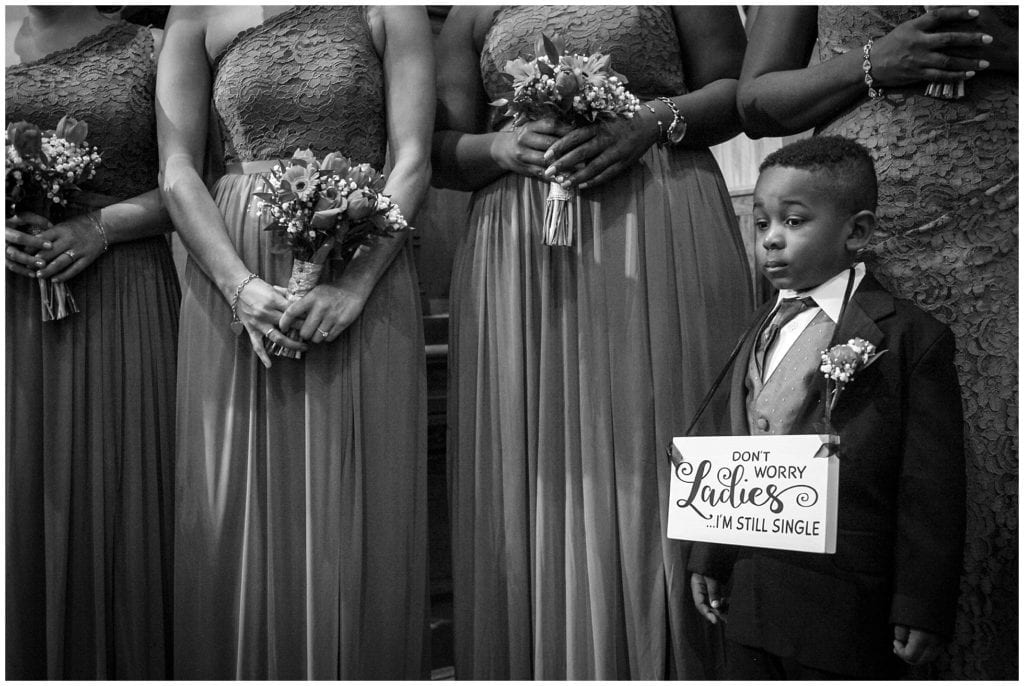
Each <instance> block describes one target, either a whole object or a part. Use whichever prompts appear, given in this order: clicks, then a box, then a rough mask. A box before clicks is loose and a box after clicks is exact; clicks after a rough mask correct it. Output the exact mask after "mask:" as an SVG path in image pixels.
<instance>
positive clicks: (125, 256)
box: [5, 22, 179, 679]
mask: <svg viewBox="0 0 1024 686" xmlns="http://www.w3.org/2000/svg"><path fill="white" fill-rule="evenodd" d="M155 73H156V65H155V63H154V61H153V38H152V34H151V33H150V31H149V29H146V28H140V27H139V26H136V25H133V24H128V23H126V22H121V23H117V24H112V25H110V26H109V27H107V28H105V29H104V30H102V31H100V32H99V33H97V34H95V35H93V36H90V37H88V38H85V39H84V40H82V41H81V42H80V43H78V44H77V45H75V46H73V47H71V48H68V49H66V50H59V51H57V52H54V53H51V54H49V55H47V56H45V57H43V58H42V59H39V60H36V61H34V62H29V63H25V64H19V65H14V66H10V67H7V70H6V79H5V86H6V89H7V90H6V98H5V103H6V108H7V113H6V118H7V121H8V122H11V121H21V120H26V121H30V122H33V123H35V124H38V125H39V126H40V127H42V128H53V127H54V126H56V124H57V122H58V121H59V120H60V118H61V116H63V115H64V114H65V113H69V114H71V115H72V116H73V117H75V118H76V119H79V120H83V121H85V122H87V123H88V125H89V138H88V140H89V143H90V144H92V145H95V146H97V147H98V148H99V151H100V153H101V155H102V157H103V163H102V165H100V167H99V169H98V173H97V174H96V176H95V177H94V178H93V179H92V180H90V181H89V182H87V183H84V184H83V185H82V189H83V190H84V191H87V192H90V193H94V194H102V195H106V196H111V197H110V198H109V199H108V200H107V201H106V203H107V204H109V202H112V201H116V200H123V199H126V198H130V197H133V196H135V195H139V194H140V193H144V192H146V191H150V190H152V189H154V188H156V186H157V173H158V159H157V149H156V126H155V120H154V117H153V93H154V85H155ZM79 209H83V208H79ZM86 209H87V208H86ZM73 212H74V209H72V213H73ZM68 288H69V290H70V291H71V293H72V294H73V296H74V298H75V301H76V303H77V305H78V309H79V312H78V313H77V314H72V315H70V316H69V317H67V318H65V319H60V320H57V321H51V322H45V323H44V322H42V321H41V320H40V302H39V288H38V286H37V285H36V283H35V280H33V279H29V278H26V277H23V276H18V275H14V274H11V273H10V272H8V273H7V312H6V319H7V346H6V347H7V383H6V387H7V483H6V501H7V502H6V517H7V525H6V536H7V540H6V550H7V673H6V674H7V677H8V678H12V679H154V678H155V679H165V678H169V676H170V673H169V667H170V647H171V637H170V631H171V602H170V601H171V571H172V561H171V554H172V552H173V548H172V534H173V529H172V528H171V527H172V524H171V523H172V521H173V511H174V509H173V505H174V502H173V496H174V482H173V478H174V462H173V460H174V377H175V355H176V345H177V322H178V301H179V291H178V281H177V277H176V275H175V271H174V264H173V262H172V261H171V252H170V248H169V245H168V242H167V239H166V237H164V236H156V237H152V238H144V239H140V240H136V241H131V242H125V243H115V244H112V245H111V246H110V249H109V250H108V251H107V252H106V253H104V254H103V255H101V256H100V257H99V258H97V259H96V261H95V262H93V263H92V264H91V265H89V266H88V267H87V268H86V269H85V270H84V271H83V272H82V273H81V274H79V275H78V276H77V277H75V278H73V279H71V280H70V281H69V282H68Z"/></svg>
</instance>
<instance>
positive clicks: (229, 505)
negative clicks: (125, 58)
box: [174, 6, 432, 679]
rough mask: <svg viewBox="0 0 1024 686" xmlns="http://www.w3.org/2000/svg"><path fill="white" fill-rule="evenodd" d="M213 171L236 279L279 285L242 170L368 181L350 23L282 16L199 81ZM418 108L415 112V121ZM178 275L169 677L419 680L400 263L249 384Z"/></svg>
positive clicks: (412, 429) (404, 284) (420, 605)
mask: <svg viewBox="0 0 1024 686" xmlns="http://www.w3.org/2000/svg"><path fill="white" fill-rule="evenodd" d="M213 102H214V106H215V109H216V115H217V117H216V118H217V121H218V122H219V126H220V129H221V133H222V138H223V140H224V142H225V143H224V145H225V151H224V152H225V158H226V161H227V164H228V169H229V171H230V170H231V169H236V168H237V165H238V164H241V166H242V173H227V174H226V175H225V176H223V177H222V178H220V179H219V180H218V181H217V182H216V183H215V184H214V186H213V196H214V199H215V201H216V203H217V205H218V206H219V207H220V209H221V211H222V212H223V214H224V219H225V222H226V224H227V229H228V234H229V237H230V239H231V241H232V243H233V244H234V246H235V249H236V250H237V251H238V253H239V255H240V256H241V257H242V259H243V260H244V261H245V263H246V265H247V266H248V267H249V268H250V269H251V270H253V271H254V272H256V273H258V274H260V275H261V277H262V278H263V279H265V280H266V281H267V282H269V283H275V284H279V285H284V284H286V283H287V281H288V276H289V274H290V270H291V258H290V256H287V255H281V254H275V253H271V252H270V250H269V241H268V238H267V233H266V232H265V231H263V230H262V223H261V220H260V219H259V217H258V216H256V214H255V213H254V212H253V211H252V207H251V205H250V199H251V195H252V192H253V191H254V190H258V189H259V186H260V185H261V175H260V174H258V173H244V172H245V171H246V170H249V169H251V168H252V167H253V166H255V167H256V168H265V165H260V164H255V165H254V164H253V163H254V162H259V161H266V160H278V159H288V158H289V157H290V156H291V154H292V153H293V152H294V151H295V149H296V148H298V147H302V148H305V147H307V146H309V147H311V148H312V149H313V151H314V152H315V153H316V154H317V156H318V157H322V156H323V155H325V154H326V153H328V152H331V151H334V150H341V151H342V152H343V153H344V154H346V155H348V156H349V157H351V158H353V159H354V160H355V161H357V162H368V163H370V164H371V165H373V166H374V167H376V168H378V169H381V168H382V167H383V164H384V161H385V147H386V144H387V140H386V131H385V122H384V115H383V112H384V81H383V71H382V65H381V61H380V59H379V58H378V56H377V54H376V53H375V51H374V49H373V45H372V42H371V37H370V31H369V26H368V24H367V20H366V17H365V9H364V8H360V7H354V6H337V7H313V6H300V7H296V8H292V9H289V10H286V11H285V12H283V13H282V14H279V15H277V16H275V17H272V18H270V19H268V20H267V21H265V22H263V23H262V24H260V25H257V26H255V27H253V28H250V29H248V30H246V31H243V32H242V33H240V34H239V35H238V36H236V37H235V38H234V39H233V40H232V41H231V42H230V43H229V44H228V45H227V47H226V48H225V49H224V50H223V51H222V53H221V54H220V55H219V56H218V57H217V59H216V62H215V64H214V80H213ZM431 106H432V105H431ZM230 321H231V310H230V307H229V304H228V303H227V302H226V301H225V299H224V297H223V296H222V295H221V294H220V292H219V291H218V290H217V288H216V287H215V286H214V285H213V283H212V282H211V281H210V280H209V279H208V278H207V277H206V276H205V275H204V274H203V272H202V271H201V270H200V269H199V267H198V266H197V265H196V263H195V262H194V261H193V260H191V259H189V261H188V263H187V265H186V273H185V283H184V297H183V303H182V315H181V341H180V359H179V370H180V373H179V376H178V422H179V424H178V426H179V431H178V440H179V444H178V445H179V447H178V472H177V477H178V482H177V484H178V489H177V503H176V505H177V512H176V514H177V522H176V524H177V526H176V539H175V549H176V566H175V579H174V582H175V628H176V631H175V668H176V669H175V677H176V678H189V679H234V678H239V679H354V678H361V679H370V678H391V679H402V678H418V677H421V676H422V675H423V674H424V673H425V672H424V666H425V664H426V662H425V661H426V650H425V647H424V645H423V640H424V635H425V632H426V629H427V615H426V601H427V585H426V582H427V566H426V561H427V557H426V552H427V551H426V541H427V535H426V451H425V445H426V415H425V402H426V390H425V387H426V381H425V360H424V344H423V334H422V326H421V316H420V311H419V300H418V296H417V290H416V277H415V273H414V269H413V263H412V259H411V254H410V252H409V250H408V249H407V250H405V251H404V252H402V253H400V254H399V255H398V257H397V258H396V259H395V261H394V262H393V263H392V264H391V266H390V268H389V269H388V270H387V271H386V273H385V274H384V276H382V277H381V279H380V281H379V283H378V284H377V286H376V288H375V290H374V291H373V294H372V296H371V297H370V299H369V301H368V302H367V304H366V307H365V309H364V310H363V313H362V314H361V315H360V317H359V318H358V319H357V320H356V322H355V323H354V324H353V325H352V326H351V327H350V328H349V329H348V330H347V331H346V332H345V333H344V334H343V335H342V336H341V337H340V338H338V339H337V340H336V341H334V342H333V343H323V344H313V345H310V350H309V352H308V353H305V354H304V355H303V356H302V359H301V360H293V359H286V358H283V357H275V358H274V360H273V367H272V368H271V369H269V370H267V369H264V367H263V366H262V365H261V364H260V362H259V359H258V358H257V357H256V355H255V353H254V352H253V351H252V349H251V346H250V343H249V340H248V337H247V336H245V335H243V336H241V337H235V336H234V335H233V334H232V332H231V330H230V328H229V327H228V324H229V322H230Z"/></svg>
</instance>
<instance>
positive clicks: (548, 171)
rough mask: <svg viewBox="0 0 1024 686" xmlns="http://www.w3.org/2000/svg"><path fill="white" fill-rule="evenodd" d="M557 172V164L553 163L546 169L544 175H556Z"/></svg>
mask: <svg viewBox="0 0 1024 686" xmlns="http://www.w3.org/2000/svg"><path fill="white" fill-rule="evenodd" d="M557 172H558V170H557V169H555V165H551V166H550V167H548V168H547V169H545V170H544V176H554V175H555V174H556V173H557ZM556 178H557V177H556Z"/></svg>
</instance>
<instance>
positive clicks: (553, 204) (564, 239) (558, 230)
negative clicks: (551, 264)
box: [544, 181, 576, 246]
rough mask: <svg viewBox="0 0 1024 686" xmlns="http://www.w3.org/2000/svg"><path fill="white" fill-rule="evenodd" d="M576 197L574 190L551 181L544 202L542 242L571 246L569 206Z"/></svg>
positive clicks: (572, 232) (571, 234)
mask: <svg viewBox="0 0 1024 686" xmlns="http://www.w3.org/2000/svg"><path fill="white" fill-rule="evenodd" d="M575 197H576V191H575V190H573V189H571V188H565V187H564V186H562V184H560V183H558V182H557V181H552V182H551V187H550V189H549V190H548V199H547V202H545V203H544V244H545V245H554V246H571V245H572V242H573V238H574V237H573V234H574V231H573V225H572V222H571V221H570V220H569V206H570V204H571V203H572V201H573V199H574V198H575Z"/></svg>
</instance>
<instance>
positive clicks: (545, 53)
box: [491, 34, 640, 245]
mask: <svg viewBox="0 0 1024 686" xmlns="http://www.w3.org/2000/svg"><path fill="white" fill-rule="evenodd" d="M535 54H536V57H535V58H534V59H532V60H529V61H527V60H524V59H522V58H521V57H520V58H516V59H514V60H509V62H508V63H507V64H506V65H505V74H507V75H508V76H511V77H512V81H513V83H512V86H513V89H514V93H513V96H512V99H511V100H509V99H507V98H501V99H500V100H495V101H494V102H492V103H491V105H494V106H496V107H501V106H505V105H508V111H507V112H506V114H507V115H509V116H514V117H515V119H514V120H513V126H519V125H520V124H522V123H523V122H526V121H534V120H537V119H544V118H547V117H551V118H554V119H555V120H557V121H560V122H562V123H565V124H569V125H571V126H585V125H588V124H593V123H595V122H597V121H599V120H609V119H615V118H616V117H625V118H627V119H631V118H632V117H633V115H634V114H635V113H636V112H637V111H638V110H639V109H640V101H639V100H638V99H637V98H636V96H634V95H633V94H632V93H630V92H629V91H627V90H626V88H625V86H624V84H625V83H627V81H626V77H625V76H623V75H622V74H618V73H616V72H615V71H613V70H612V69H611V67H610V66H609V64H608V63H609V61H610V59H611V58H610V56H608V55H602V54H601V53H599V52H595V53H594V54H592V55H590V56H589V57H587V56H585V55H577V54H568V53H566V51H565V42H564V41H563V40H562V39H561V38H560V37H559V36H557V35H556V36H553V37H551V38H548V37H547V36H545V35H543V34H542V35H541V37H540V38H539V39H538V40H537V44H536V48H535ZM574 195H575V192H574V191H573V190H572V189H567V188H563V187H562V185H561V184H559V183H557V182H554V181H553V182H552V183H551V189H550V191H549V192H548V199H547V203H546V206H545V213H544V242H545V243H546V244H547V245H572V243H573V227H572V224H571V222H570V221H569V217H568V211H567V203H569V201H571V200H572V198H573V196H574Z"/></svg>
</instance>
